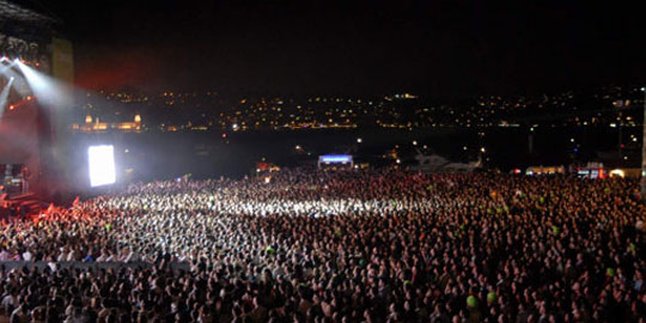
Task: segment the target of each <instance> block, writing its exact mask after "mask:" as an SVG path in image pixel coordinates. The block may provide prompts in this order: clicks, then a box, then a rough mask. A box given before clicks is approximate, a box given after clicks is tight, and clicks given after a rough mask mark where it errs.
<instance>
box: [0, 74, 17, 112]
mask: <svg viewBox="0 0 646 323" xmlns="http://www.w3.org/2000/svg"><path fill="white" fill-rule="evenodd" d="M13 81H14V78H13V77H12V78H10V79H9V82H7V85H6V86H5V87H4V88H3V89H2V92H0V119H2V115H3V114H4V110H5V108H6V105H7V99H8V98H9V92H11V85H12V84H13Z"/></svg>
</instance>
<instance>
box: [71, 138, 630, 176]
mask: <svg viewBox="0 0 646 323" xmlns="http://www.w3.org/2000/svg"><path fill="white" fill-rule="evenodd" d="M639 130H641V129H638V128H634V129H626V128H625V129H623V131H622V132H623V136H622V137H623V142H624V143H625V147H624V153H625V155H626V156H628V157H629V159H628V160H627V161H625V162H623V163H625V164H626V166H635V167H637V165H639V161H640V151H639V147H640V146H639V145H640V144H641V143H640V142H633V141H632V140H631V137H630V136H631V135H635V134H637V138H641V136H640V135H639ZM357 138H361V139H362V143H360V144H359V143H357ZM571 139H574V142H572V141H571ZM66 141H67V143H68V144H69V146H68V148H67V151H66V153H65V157H66V158H67V160H68V162H66V165H67V167H68V168H70V169H72V171H71V174H72V175H70V176H77V177H78V178H79V180H80V181H83V180H82V178H83V177H86V176H85V174H87V173H86V170H87V168H86V165H85V164H86V160H87V156H86V155H85V154H86V150H87V147H88V146H89V145H92V144H113V145H115V148H116V152H117V153H116V156H115V157H116V162H117V167H118V169H120V170H121V171H125V170H126V169H131V172H130V173H129V174H128V175H126V174H120V177H122V178H129V179H132V180H151V179H168V178H176V177H178V176H181V175H184V174H187V173H191V174H192V176H193V177H195V178H205V177H219V176H227V177H240V176H244V175H246V174H251V173H252V172H253V170H254V169H255V163H256V162H258V161H260V160H262V159H263V158H264V159H265V160H266V161H269V162H273V163H276V164H278V165H282V166H295V165H300V164H308V163H312V164H313V163H315V162H316V159H317V156H318V155H319V154H326V153H350V154H353V155H355V156H356V158H357V159H358V160H359V161H364V162H369V163H370V164H371V165H374V166H379V165H384V164H388V163H393V161H392V160H388V159H384V158H382V155H384V153H385V152H386V151H388V150H391V149H393V148H395V147H396V145H398V146H399V148H398V149H397V151H398V154H399V157H400V159H401V160H402V162H403V164H404V165H410V164H415V163H416V161H415V159H414V156H415V155H416V153H417V152H416V149H419V150H424V146H426V150H425V151H426V152H427V153H437V154H439V155H441V156H444V157H446V158H448V159H450V160H451V161H456V162H467V161H473V160H476V159H477V158H478V157H479V155H480V149H481V147H485V153H484V154H483V155H482V156H483V157H484V158H483V159H484V162H485V164H486V166H488V167H495V168H500V169H502V170H505V171H506V170H509V169H512V168H516V167H518V168H523V167H527V166H530V165H555V164H559V165H561V164H562V165H568V164H570V163H572V162H576V161H578V162H585V161H598V160H600V156H601V157H604V152H605V155H606V156H605V157H608V155H609V156H610V157H611V158H616V156H617V146H618V132H617V129H616V128H591V127H586V128H536V129H534V131H533V132H531V131H530V130H529V129H526V128H488V129H475V128H433V129H427V130H421V131H409V130H399V129H375V130H303V131H281V132H232V133H227V137H226V138H223V137H222V133H221V132H176V133H161V132H152V131H151V132H145V133H104V134H74V135H71V136H69V137H68V139H67V140H66ZM413 141H416V142H417V145H416V146H415V145H413ZM297 145H298V146H300V147H301V148H302V149H300V150H298V149H295V148H296V146H297ZM465 146H466V150H465V149H464V147H465ZM530 146H531V148H532V151H531V152H530ZM605 162H606V164H608V163H611V164H612V163H617V161H616V160H614V161H613V160H605ZM609 166H613V165H609Z"/></svg>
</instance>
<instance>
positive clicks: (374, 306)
mask: <svg viewBox="0 0 646 323" xmlns="http://www.w3.org/2000/svg"><path fill="white" fill-rule="evenodd" d="M637 193H638V185H637V182H635V181H632V180H623V179H610V180H598V181H592V180H583V179H578V178H572V177H565V176H557V177H536V178H532V177H515V176H510V175H501V174H452V175H448V174H444V175H428V174H420V173H413V172H405V171H399V170H382V171H365V172H316V171H303V170H291V171H282V172H280V173H278V174H272V175H271V177H266V178H265V177H259V178H249V179H243V180H204V181H185V180H181V181H164V182H153V183H148V184H138V185H132V186H130V187H128V188H127V189H125V190H124V191H123V192H122V193H119V194H114V195H108V196H103V197H99V198H95V199H92V200H88V201H85V202H82V203H80V204H78V205H76V206H73V207H71V208H69V209H60V210H56V211H53V212H50V213H49V214H46V215H43V216H39V217H36V218H33V219H5V220H3V222H2V223H0V261H7V260H24V261H28V262H34V263H36V262H43V263H46V264H48V265H47V266H46V267H44V268H43V267H37V266H25V267H19V268H15V269H5V267H4V265H3V268H2V272H1V273H0V294H1V295H2V296H1V297H2V299H1V301H0V305H1V309H0V312H3V313H4V317H5V318H8V319H10V320H11V321H12V322H30V321H33V322H60V321H66V322H95V321H97V322H187V321H196V322H267V321H269V322H368V323H372V322H478V321H489V322H578V321H590V322H598V321H613V322H645V321H646V286H645V284H644V275H645V274H646V233H644V231H643V230H644V228H643V221H644V220H645V217H646V207H645V206H644V204H643V203H641V202H640V201H639V195H638V194H637ZM64 262H77V263H91V264H100V263H105V264H115V263H116V264H146V266H143V265H142V266H113V267H101V266H98V265H97V266H95V268H92V269H82V268H67V267H65V268H64V267H62V266H59V265H60V264H62V263H64ZM176 264H186V265H188V266H187V267H188V269H186V270H184V269H181V268H178V267H176V266H174V265H176ZM79 267H80V266H79Z"/></svg>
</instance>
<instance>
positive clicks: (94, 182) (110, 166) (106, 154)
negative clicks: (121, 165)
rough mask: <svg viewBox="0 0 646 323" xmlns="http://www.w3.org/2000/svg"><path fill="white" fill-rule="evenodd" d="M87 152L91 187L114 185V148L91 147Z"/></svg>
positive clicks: (103, 146)
mask: <svg viewBox="0 0 646 323" xmlns="http://www.w3.org/2000/svg"><path fill="white" fill-rule="evenodd" d="M87 152H88V164H89V170H90V186H92V187H97V186H103V185H109V184H114V183H115V182H116V169H115V165H114V146H112V145H101V146H90V147H89V148H88V150H87Z"/></svg>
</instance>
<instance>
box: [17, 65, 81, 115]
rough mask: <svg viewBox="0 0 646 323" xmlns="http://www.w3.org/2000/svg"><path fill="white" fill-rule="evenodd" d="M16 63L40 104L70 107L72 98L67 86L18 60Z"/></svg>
mask: <svg viewBox="0 0 646 323" xmlns="http://www.w3.org/2000/svg"><path fill="white" fill-rule="evenodd" d="M14 63H15V64H16V66H18V68H19V69H20V71H21V72H22V75H24V77H25V80H26V81H27V83H28V84H29V87H30V88H31V90H32V92H33V93H34V95H35V96H36V97H37V98H38V101H39V102H40V103H44V104H46V105H50V106H67V105H69V100H70V98H69V94H68V92H69V89H68V87H67V86H65V85H64V84H63V83H61V82H58V81H57V80H55V79H54V78H52V77H50V76H47V75H45V74H43V73H41V72H39V71H38V70H35V69H33V68H32V67H30V66H28V65H25V64H24V63H23V62H21V61H20V60H18V59H15V60H14Z"/></svg>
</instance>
